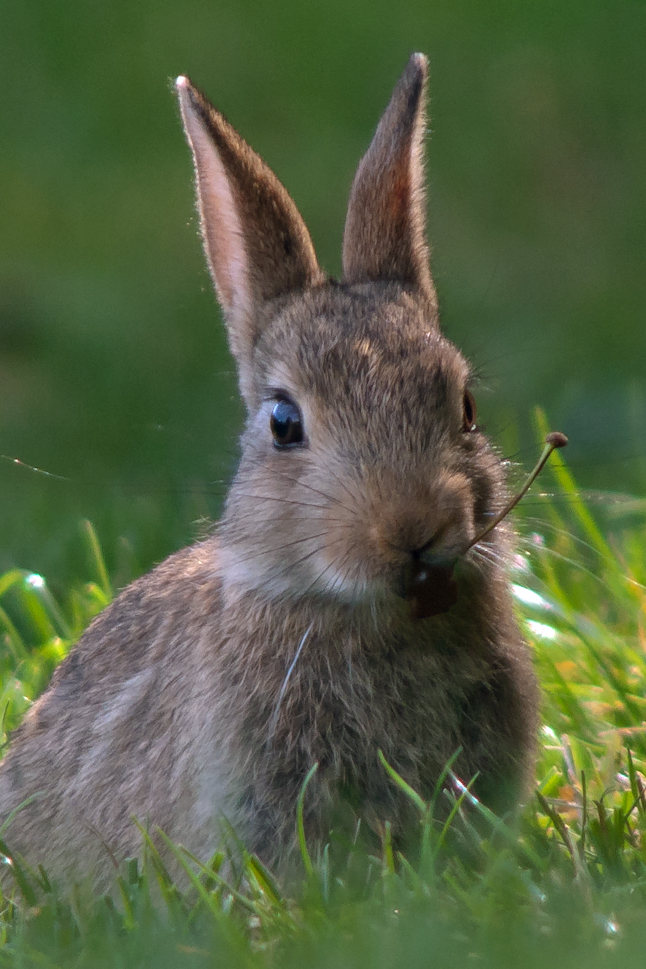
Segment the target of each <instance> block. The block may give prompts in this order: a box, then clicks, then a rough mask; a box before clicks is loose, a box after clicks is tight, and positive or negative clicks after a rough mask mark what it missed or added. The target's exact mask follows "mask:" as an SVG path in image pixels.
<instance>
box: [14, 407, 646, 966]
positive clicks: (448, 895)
mask: <svg viewBox="0 0 646 969" xmlns="http://www.w3.org/2000/svg"><path fill="white" fill-rule="evenodd" d="M539 422H540V415H539ZM550 476H551V478H552V482H551V483H550V482H549V478H550ZM546 483H547V484H548V486H550V487H552V486H553V488H554V490H555V491H556V496H555V497H554V498H553V499H552V500H548V501H545V502H543V503H542V505H541V507H542V511H541V524H540V525H538V524H535V523H534V522H532V523H531V525H530V524H529V519H528V517H527V516H528V515H529V512H530V511H531V510H532V504H533V502H532V499H531V497H530V498H529V499H528V500H527V505H526V507H525V511H524V514H525V519H523V517H522V514H523V511H522V506H521V518H520V520H519V527H520V530H521V543H520V546H519V554H518V557H517V565H516V570H515V574H514V576H513V581H514V586H515V591H516V596H517V600H518V608H519V614H520V617H521V622H522V623H523V625H524V627H525V629H526V632H527V636H528V638H529V640H530V641H531V643H532V646H533V648H534V652H535V657H536V664H537V669H538V673H539V676H540V680H541V684H542V689H543V696H544V704H543V727H542V730H541V735H540V754H539V758H538V764H537V769H536V793H535V794H533V795H532V796H531V797H530V798H529V799H528V803H527V804H526V806H525V808H524V810H523V812H522V814H521V816H520V817H519V818H518V819H516V820H515V821H513V822H505V821H503V820H501V819H498V818H496V817H495V816H493V815H492V814H491V813H490V812H488V811H487V810H486V809H485V808H484V807H482V806H481V805H479V804H478V803H477V802H476V801H475V799H473V798H472V797H471V795H470V794H469V792H468V791H466V790H461V789H460V788H459V786H458V785H457V784H456V782H455V781H454V780H452V778H451V775H450V767H449V770H448V771H447V777H446V780H445V783H444V784H443V785H440V787H439V788H438V790H437V791H436V792H435V795H434V798H432V799H431V802H430V803H425V802H424V801H423V800H422V799H421V798H420V797H419V795H418V794H417V793H416V792H413V791H409V796H410V798H411V800H412V802H413V804H414V805H415V806H416V809H417V812H418V814H419V839H418V841H417V843H416V845H415V846H414V847H411V848H410V850H409V851H408V852H406V854H405V855H402V854H400V853H398V852H397V851H396V850H395V849H394V847H393V844H392V843H391V840H390V834H389V829H388V827H387V826H385V827H384V830H383V837H382V845H381V849H380V850H379V851H378V852H375V853H374V854H371V853H369V852H368V851H367V850H366V849H365V848H364V847H362V846H361V838H360V837H357V838H356V840H355V841H352V840H347V838H346V840H344V838H343V836H341V835H340V834H335V833H334V832H333V833H332V834H331V836H330V843H329V845H327V846H326V848H325V849H324V850H323V851H322V852H319V853H318V854H317V853H316V851H315V847H314V846H313V845H307V844H306V842H305V839H304V837H303V836H302V828H301V826H300V823H299V812H300V810H301V808H302V804H303V802H304V800H305V799H306V798H307V796H308V792H307V789H306V785H304V788H303V790H302V792H301V796H300V798H299V801H298V803H297V804H295V805H294V824H295V826H297V828H298V830H299V832H300V834H301V839H300V843H301V851H302V862H303V864H302V870H301V875H300V878H296V879H295V881H293V882H292V883H290V884H285V885H281V884H277V883H276V881H275V879H274V878H273V877H272V875H271V873H269V872H267V871H266V870H265V868H264V867H263V866H262V864H261V863H260V861H259V860H258V859H257V858H255V857H253V856H251V855H249V854H247V853H246V852H245V851H244V849H243V848H242V849H240V846H237V856H241V858H242V861H241V862H240V863H233V867H231V865H230V864H226V862H227V849H226V846H225V849H224V850H223V852H222V853H219V854H217V855H216V856H215V857H213V858H212V859H199V860H198V859H194V858H192V857H190V856H189V855H188V854H187V853H186V852H185V851H184V850H183V849H182V848H181V847H180V846H172V847H171V850H172V851H173V852H174V853H175V855H176V857H177V859H178V861H179V864H180V865H181V867H182V868H183V869H184V870H185V872H186V879H185V882H184V883H183V884H182V885H181V886H180V885H178V884H177V883H174V882H173V880H172V879H171V877H170V875H169V874H168V872H167V870H166V869H165V867H164V863H163V861H162V859H161V858H160V856H159V854H158V853H157V851H156V849H155V847H154V846H153V844H152V842H150V841H147V842H146V850H145V854H144V857H143V859H141V860H140V861H139V862H137V861H134V860H132V861H131V862H129V863H128V864H126V865H125V866H124V869H123V870H122V871H120V872H119V873H118V874H115V879H116V881H115V885H116V886H117V890H116V892H115V894H114V897H113V898H106V897H102V898H96V897H92V895H91V894H90V893H89V891H88V890H87V889H85V888H83V887H82V886H79V887H78V888H77V889H76V890H75V892H73V893H72V894H71V895H70V896H68V897H60V896H57V895H56V893H54V892H53V891H52V889H51V886H50V885H49V881H48V879H47V875H46V873H45V872H43V871H38V872H29V871H27V870H26V869H25V868H24V867H21V865H20V860H19V859H14V860H13V867H14V874H15V883H14V887H11V886H10V881H11V880H10V879H8V880H7V882H6V887H5V895H4V898H3V899H2V904H1V906H0V967H2V966H5V965H6V966H12V967H14V966H15V967H18V966H52V967H53V966H77V967H86V966H87V967H103V966H106V967H108V966H109V967H113V966H114V967H117V966H119V967H121V966H139V965H142V966H148V965H149V966H155V967H165V966H169V967H170V966H172V967H183V966H196V967H201V966H244V967H256V966H257V967H266V966H277V967H281V969H282V967H291V966H294V967H303V966H307V967H310V969H314V967H318V966H334V967H346V966H347V967H363V966H365V967H371V969H372V967H376V969H379V967H382V966H383V967H386V966H406V967H413V969H415V967H420V969H421V967H423V966H424V967H425V966H445V965H446V966H448V965H451V966H455V965H477V966H491V967H501V966H507V965H509V966H517V965H519V964H521V963H522V965H523V966H524V967H533V966H537V967H538V966H541V967H542V966H549V965H554V964H557V965H559V966H573V967H574V966H577V967H578V966H581V965H586V966H591V967H596V966H600V967H601V966H622V967H627V966H637V965H639V966H641V965H643V953H644V951H646V948H645V947H646V786H645V785H646V782H645V780H644V778H645V776H646V556H645V555H644V549H645V548H646V509H645V508H644V503H643V502H642V503H639V502H636V503H634V504H629V503H623V504H620V505H618V506H616V508H615V515H614V522H613V526H612V528H604V530H603V531H602V530H601V529H600V528H599V527H598V525H597V524H596V522H595V520H594V518H593V517H592V515H591V513H590V510H589V509H588V507H586V504H585V503H584V501H583V500H582V499H581V498H580V497H579V494H578V492H577V488H576V485H575V483H574V482H573V481H572V479H571V477H570V474H569V472H568V469H567V467H566V466H565V464H564V463H563V461H562V459H561V458H560V456H559V455H555V456H553V457H552V459H551V462H550V469H549V470H548V471H546V472H545V473H544V478H543V482H542V486H543V487H545V485H546ZM85 528H86V530H85V536H86V540H87V542H88V547H89V549H90V551H91V560H92V561H93V563H94V565H93V572H94V576H93V578H94V581H93V582H91V583H89V584H87V585H85V586H83V587H79V588H77V589H72V590H71V591H70V592H69V595H68V597H67V600H66V601H65V602H62V603H61V602H57V601H56V600H55V599H54V597H53V596H52V595H51V593H50V592H49V591H48V588H47V585H46V583H45V582H44V581H43V580H42V579H40V577H35V576H34V575H33V574H30V573H26V572H18V571H13V572H11V573H8V574H6V575H5V576H3V577H1V578H0V606H1V608H2V611H1V612H0V626H2V629H3V637H2V642H1V645H0V669H1V674H2V675H1V682H2V694H1V699H0V704H1V706H0V710H1V712H2V718H3V729H4V730H5V731H7V730H8V729H10V728H12V727H13V726H15V724H16V723H17V722H18V721H19V720H20V717H21V716H22V715H23V713H24V711H25V709H26V708H27V706H28V703H29V700H30V699H33V698H34V697H35V696H36V695H37V694H38V693H39V692H40V690H41V689H42V688H43V686H44V684H45V682H46V680H47V678H48V676H49V674H50V672H51V670H52V668H53V666H54V664H55V663H56V662H58V661H59V660H60V659H61V658H62V657H63V656H64V655H65V654H66V652H67V651H68V649H69V648H70V647H71V645H72V643H73V642H74V641H75V640H76V639H77V638H78V636H79V635H80V633H81V631H82V629H83V628H84V626H85V625H86V624H87V623H88V622H89V621H90V619H91V618H92V616H93V615H94V614H95V613H96V612H97V611H98V610H99V609H100V608H102V607H103V606H104V605H105V604H106V603H107V602H108V601H109V599H110V597H111V595H112V592H111V588H110V582H109V579H108V576H107V573H106V570H105V567H104V565H103V560H102V556H101V552H100V549H99V544H98V542H97V540H96V536H95V535H94V532H93V531H92V529H91V528H90V526H87V525H86V527H85ZM384 770H385V771H388V772H389V773H390V774H391V780H392V783H393V784H400V785H403V781H400V780H399V779H398V778H397V776H396V775H395V774H394V772H392V770H391V768H390V767H389V765H387V764H386V763H384ZM442 787H445V788H446V789H445V790H443V789H441V788H442ZM438 798H441V799H443V800H444V799H446V798H448V799H449V801H450V802H451V809H450V816H449V821H448V822H445V823H443V824H441V825H440V824H437V823H435V822H434V821H433V803H434V801H436V800H437V799H438ZM445 813H446V812H445ZM231 837H232V839H233V838H234V835H233V834H232V835H231ZM3 838H6V839H8V840H9V841H10V828H9V829H8V830H7V831H6V832H5V831H4V830H0V839H3ZM0 851H5V852H6V854H7V855H9V856H10V854H11V853H10V847H9V846H5V845H4V842H1V843H0ZM233 856H234V853H233V852H231V857H233ZM229 861H230V858H229ZM224 871H226V872H227V873H228V874H227V878H224V877H223V874H222V873H223V872H224Z"/></svg>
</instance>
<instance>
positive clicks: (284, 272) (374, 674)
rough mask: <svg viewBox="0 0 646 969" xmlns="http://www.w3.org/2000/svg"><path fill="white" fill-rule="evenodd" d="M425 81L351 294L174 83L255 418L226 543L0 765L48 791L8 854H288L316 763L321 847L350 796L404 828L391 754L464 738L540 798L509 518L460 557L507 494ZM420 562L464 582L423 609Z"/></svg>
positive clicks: (219, 534) (209, 249)
mask: <svg viewBox="0 0 646 969" xmlns="http://www.w3.org/2000/svg"><path fill="white" fill-rule="evenodd" d="M425 77H426V64H425V60H424V59H423V58H422V57H421V56H420V55H414V57H413V58H412V59H411V61H410V63H409V66H408V68H407V70H406V72H405V73H404V75H403V77H402V79H401V80H400V82H399V85H398V87H397V88H396V90H395V93H394V95H393V99H392V100H391V103H390V105H389V107H388V109H387V111H386V113H385V115H384V117H383V118H382V121H381V123H380V126H379V128H378V129H377V133H376V135H375V138H374V139H373V143H372V145H371V148H370V149H369V152H368V154H367V155H366V156H365V158H364V159H363V161H362V163H361V165H360V167H359V171H358V173H357V176H356V179H355V184H354V186H353V191H352V195H351V200H350V206H349V211H348V219H347V222H346V230H345V237H344V277H343V279H342V280H341V282H340V283H336V282H334V281H332V280H328V279H327V278H326V277H325V276H324V274H323V273H322V272H321V271H320V270H319V268H318V265H317V263H316V259H315V256H314V253H313V249H312V247H311V242H310V240H309V235H308V233H307V230H306V228H305V226H304V224H303V223H302V220H301V219H300V216H299V215H298V213H297V210H296V207H295V206H294V203H293V202H292V200H291V199H290V198H289V196H288V195H287V193H286V192H285V190H284V189H283V187H282V186H281V185H280V183H279V182H278V181H277V179H276V178H275V176H274V175H273V174H272V173H271V172H270V171H269V169H267V167H266V166H265V165H264V163H263V162H262V161H261V160H260V159H259V157H258V156H257V155H255V154H254V153H253V152H252V151H251V149H250V148H249V147H248V146H247V145H246V143H245V142H243V141H242V139H241V138H240V136H239V135H237V133H236V132H235V131H234V130H233V129H232V128H231V127H230V126H229V125H228V124H227V122H226V121H225V120H224V119H223V118H222V116H221V115H220V114H219V113H218V112H216V111H215V109H214V108H212V107H211V106H210V105H209V104H208V102H206V100H205V99H204V98H203V97H202V95H200V94H199V92H197V91H196V90H195V89H194V88H193V87H192V86H191V85H190V83H189V82H188V81H187V80H186V79H184V78H181V79H179V80H178V90H179V94H180V104H181V107H182V114H183V119H184V124H185V128H186V131H187V135H188V139H189V143H190V145H191V148H192V150H193V155H194V160H195V165H196V173H197V187H198V203H199V208H200V214H201V218H202V232H203V236H204V242H205V250H206V255H207V260H208V262H209V265H210V268H211V272H212V274H213V277H214V281H215V285H216V290H217V292H218V296H219V299H220V302H221V304H222V306H223V309H224V313H225V318H226V321H227V327H228V332H229V339H230V344H231V348H232V351H233V353H234V356H235V358H236V361H237V364H238V369H239V374H240V383H241V389H242V392H243V395H244V397H245V401H246V403H247V408H248V420H247V424H246V428H245V431H244V434H243V438H242V457H241V462H240V466H239V469H238V472H237V474H236V476H235V479H234V481H233V483H232V485H231V489H230V492H229V495H228V498H227V502H226V506H225V511H224V515H223V518H222V520H221V522H220V523H219V525H218V527H217V530H216V532H215V534H214V535H213V536H212V537H210V538H208V539H206V540H205V541H202V542H200V543H198V544H196V545H194V546H192V547H190V548H188V549H185V550H183V551H180V552H178V553H176V554H175V555H173V556H171V557H170V558H169V559H167V560H166V561H165V562H163V563H162V564H161V565H159V566H158V567H157V568H156V569H154V571H152V572H151V573H150V574H148V575H147V576H144V577H143V578H141V579H139V580H138V581H136V582H134V583H133V584H132V585H130V586H129V587H128V588H126V589H125V590H124V591H123V592H122V593H121V594H120V596H119V597H118V598H117V599H116V600H115V601H114V602H113V603H112V605H111V606H109V607H108V608H107V609H106V610H105V611H104V612H103V613H102V614H101V615H100V616H99V617H98V618H97V619H96V620H95V621H94V622H93V624H92V625H91V627H90V628H89V629H88V631H87V632H86V633H85V635H84V636H83V638H82V640H81V641H80V643H79V644H78V645H77V646H76V647H75V648H74V650H73V651H72V652H71V654H70V655H69V656H68V658H67V660H66V661H65V662H64V663H63V664H62V665H61V666H60V667H59V669H58V670H57V671H56V673H55V674H54V677H53V680H52V683H51V685H50V687H49V688H48V690H47V691H46V693H45V694H44V695H43V697H42V698H41V699H40V700H39V701H38V702H37V703H35V704H34V706H33V707H32V709H31V710H30V712H29V713H28V715H27V717H26V718H25V721H24V723H23V724H22V726H21V727H20V728H19V730H18V731H17V732H16V734H15V736H14V737H13V739H12V744H11V747H10V749H9V752H8V753H7V755H6V757H5V758H4V761H3V763H2V765H1V766H0V817H6V816H8V815H9V813H10V812H11V811H12V810H13V809H14V808H16V807H17V806H18V805H19V804H20V803H21V802H23V801H24V800H25V799H26V798H28V797H30V795H32V794H36V793H37V796H36V797H35V798H34V799H33V800H32V801H31V802H30V803H29V804H27V805H26V806H24V807H23V808H22V809H21V810H19V811H18V812H17V814H16V815H15V817H14V818H13V819H12V820H11V823H10V825H9V828H8V831H7V833H6V835H5V838H6V840H7V842H8V843H9V844H10V845H11V846H12V848H13V849H14V850H18V851H19V852H21V853H23V854H25V855H26V857H27V858H28V860H30V861H32V862H35V863H42V864H43V865H44V866H45V868H46V869H48V870H49V871H51V872H52V873H53V874H55V875H56V876H57V877H59V878H61V879H64V880H67V881H71V880H73V879H74V878H75V877H78V876H79V874H83V873H88V874H90V875H91V876H92V877H93V878H94V879H95V881H96V882H97V883H99V884H107V883H108V882H109V879H110V873H111V870H112V863H113V861H114V860H117V861H118V860H120V859H122V858H123V857H126V856H127V855H133V854H136V853H138V852H139V851H140V849H141V835H140V834H139V832H138V830H137V828H136V827H135V825H133V823H132V820H131V816H132V815H135V816H136V817H137V818H138V819H139V820H140V821H141V822H142V823H143V824H147V825H150V826H151V827H153V826H155V825H158V826H160V827H161V828H162V829H163V830H164V831H165V832H166V833H167V834H168V835H169V836H170V837H171V838H173V839H175V840H177V841H180V842H182V843H184V844H185V845H186V846H187V847H188V848H189V849H190V850H191V851H193V852H194V853H196V854H197V855H199V856H201V857H203V858H206V857H208V855H209V854H210V853H211V852H212V851H213V850H215V848H216V847H217V845H218V840H219V838H220V829H219V819H221V818H223V817H224V818H226V819H227V820H228V821H229V822H230V823H231V824H232V825H233V827H234V828H235V830H236V831H237V833H238V834H239V835H240V837H241V838H242V840H243V841H244V843H245V844H246V846H247V847H248V848H249V849H250V850H254V851H257V852H258V853H259V854H260V856H261V858H262V859H263V860H264V861H265V862H267V863H268V864H270V865H279V866H280V865H283V864H284V863H285V862H286V859H288V858H289V856H290V852H291V851H292V849H293V847H294V840H295V838H294V833H295V804H296V798H297V796H298V792H299V790H300V787H301V785H302V783H303V779H304V777H305V775H306V773H307V771H308V770H309V768H310V767H311V766H312V764H314V763H315V762H318V764H319V769H318V771H317V774H316V775H315V778H314V780H313V782H312V784H311V786H310V788H309V790H308V794H307V798H306V808H305V821H306V826H307V832H308V834H309V835H310V836H311V837H313V838H324V837H325V834H326V830H327V826H328V825H329V823H330V818H331V817H332V814H333V811H334V806H335V804H336V803H337V802H338V801H339V799H340V798H347V799H349V800H350V801H351V803H352V805H353V806H354V808H355V809H356V810H358V811H359V812H360V813H362V814H363V815H364V816H365V817H367V818H368V819H369V820H383V819H390V820H392V821H393V822H394V823H395V824H397V823H398V822H399V823H403V819H404V816H405V813H406V807H405V803H404V799H403V798H402V796H401V794H400V793H399V792H398V790H397V789H396V788H395V787H394V786H393V785H392V783H391V782H390V781H389V779H388V777H387V775H386V773H385V771H384V769H383V767H382V765H381V764H380V763H379V759H378V751H379V750H380V749H381V750H382V751H383V753H384V755H385V757H386V759H387V760H388V761H389V762H390V763H391V764H392V766H393V767H394V768H395V769H396V770H397V771H398V772H399V773H400V774H401V775H402V776H403V777H404V778H405V779H406V780H407V781H408V782H409V783H410V784H411V785H412V786H413V787H414V788H416V789H417V790H419V791H420V793H421V794H422V795H424V796H429V795H430V794H431V793H432V791H433V789H434V786H435V784H436V782H437V780H438V777H439V776H440V774H441V772H442V769H443V768H444V766H445V764H446V763H447V761H448V760H449V759H450V758H451V757H452V756H453V755H454V754H455V752H456V751H457V750H458V749H459V748H460V753H459V755H458V757H457V759H456V761H455V763H454V767H453V769H454V770H455V772H456V773H457V774H458V776H460V777H461V778H462V779H463V780H464V781H465V782H466V781H468V780H470V779H471V778H472V777H473V776H474V775H475V774H476V773H478V774H479V777H478V780H477V782H476V791H477V792H478V793H479V795H480V796H481V797H482V798H483V799H484V800H485V801H486V802H487V803H488V804H490V805H492V806H493V807H495V808H500V809H503V810H504V809H506V808H508V807H511V806H513V804H514V803H515V801H516V800H517V799H518V797H519V796H520V795H521V794H522V792H523V790H524V788H525V787H526V784H527V781H528V778H529V774H530V771H531V768H532V764H533V752H534V743H535V732H536V725H537V688H536V683H535V678H534V674H533V671H532V666H531V661H530V657H529V654H528V650H527V647H526V645H525V644H524V642H523V640H522V637H521V635H520V632H519V630H518V628H517V625H516V622H515V620H514V616H513V609H512V602H511V595H510V590H509V582H508V578H507V575H506V570H505V562H506V561H507V560H508V557H509V546H510V534H509V532H508V530H507V527H506V526H505V525H504V524H501V525H498V526H497V527H496V528H495V529H494V531H493V532H492V533H491V534H490V536H488V538H487V543H486V547H483V548H478V547H476V548H473V549H471V550H470V551H467V552H465V549H467V547H468V545H469V542H470V541H471V540H472V539H473V537H474V536H475V535H476V533H477V532H478V530H479V529H480V528H481V527H482V526H483V525H484V524H486V522H487V521H488V520H489V519H490V517H491V515H492V514H495V513H496V512H497V511H498V510H500V509H501V508H502V507H503V505H504V501H505V483H504V472H503V468H502V466H501V463H500V461H499V460H498V458H497V457H496V455H495V453H494V451H493V450H492V448H491V446H490V444H489V443H488V441H487V439H486V438H485V437H484V435H483V434H482V433H481V432H480V431H479V430H478V429H477V427H476V426H475V424H474V425H473V426H470V424H469V420H467V419H466V418H465V414H466V416H467V417H468V416H469V406H470V405H469V403H468V399H467V397H465V394H466V392H467V385H468V381H469V378H470V371H469V366H468V364H467V363H466V361H465V360H464V358H463V357H462V356H461V354H460V353H459V351H458V350H457V349H456V348H455V347H454V346H453V345H452V344H451V343H450V342H449V341H448V340H447V339H446V338H445V337H444V336H443V335H442V334H441V333H440V330H439V325H438V320H437V301H436V297H435V291H434V289H433V285H432V282H431V278H430V273H429V270H428V256H427V252H426V248H425V242H424V237H423V230H424V219H423V191H422V189H423V178H422V175H423V173H422V167H421V165H422V163H421V144H422V138H423V129H424V105H423V95H424V82H425ZM281 408H282V409H281ZM285 414H287V417H285ZM276 415H278V416H276ZM281 415H282V416H281ZM290 422H291V423H290ZM294 429H296V431H295V430H294ZM296 432H297V433H296ZM295 433H296V436H295V437H294V434H295ZM290 434H291V435H292V437H291V438H289V435H290ZM286 436H287V438H289V439H287V440H286ZM420 560H423V561H425V562H426V561H428V563H429V566H430V567H433V566H434V565H437V564H439V565H440V566H441V565H442V564H443V563H446V562H450V563H451V567H453V564H454V563H457V564H455V569H456V581H457V588H458V590H459V591H458V595H457V601H456V602H455V603H454V604H453V605H451V606H450V608H446V609H439V610H438V614H436V615H432V616H431V617H430V618H424V619H415V618H414V616H413V614H412V613H411V609H410V603H409V602H407V601H406V599H405V598H404V597H403V596H402V592H404V593H405V591H406V581H407V580H406V575H407V570H409V569H410V567H411V562H413V563H416V564H419V562H420Z"/></svg>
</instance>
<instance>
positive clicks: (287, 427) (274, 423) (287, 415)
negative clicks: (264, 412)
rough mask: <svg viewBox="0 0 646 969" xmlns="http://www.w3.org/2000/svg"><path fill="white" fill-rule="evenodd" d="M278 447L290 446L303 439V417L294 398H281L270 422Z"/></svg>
mask: <svg viewBox="0 0 646 969" xmlns="http://www.w3.org/2000/svg"><path fill="white" fill-rule="evenodd" d="M269 426H270V427H271V433H272V434H273V435H274V444H275V446H276V447H290V446H291V445H292V444H301V443H302V441H303V419H302V417H301V412H300V411H299V409H298V407H297V406H296V404H295V403H294V402H293V401H292V400H279V401H278V402H277V403H276V404H275V405H274V409H273V410H272V412H271V420H270V422H269Z"/></svg>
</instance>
